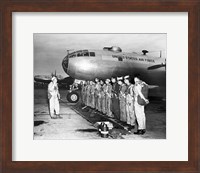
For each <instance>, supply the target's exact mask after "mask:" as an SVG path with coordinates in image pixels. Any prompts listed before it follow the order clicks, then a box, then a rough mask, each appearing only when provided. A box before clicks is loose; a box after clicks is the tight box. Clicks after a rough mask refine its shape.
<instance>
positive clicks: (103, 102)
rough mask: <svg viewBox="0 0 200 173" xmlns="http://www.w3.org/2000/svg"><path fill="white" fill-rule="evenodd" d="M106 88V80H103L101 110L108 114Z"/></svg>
mask: <svg viewBox="0 0 200 173" xmlns="http://www.w3.org/2000/svg"><path fill="white" fill-rule="evenodd" d="M106 89H107V86H106V84H105V83H104V81H101V112H102V113H103V114H106Z"/></svg>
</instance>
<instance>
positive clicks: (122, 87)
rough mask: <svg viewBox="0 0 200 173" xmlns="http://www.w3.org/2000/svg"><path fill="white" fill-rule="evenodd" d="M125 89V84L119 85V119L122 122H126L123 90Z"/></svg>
mask: <svg viewBox="0 0 200 173" xmlns="http://www.w3.org/2000/svg"><path fill="white" fill-rule="evenodd" d="M126 90H127V86H126V84H124V83H123V84H122V85H121V87H120V94H119V100H120V120H121V121H123V122H127V117H126V94H125V91H126Z"/></svg>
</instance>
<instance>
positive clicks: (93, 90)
mask: <svg viewBox="0 0 200 173" xmlns="http://www.w3.org/2000/svg"><path fill="white" fill-rule="evenodd" d="M90 87H91V88H90V106H91V108H93V109H94V108H95V96H94V93H95V83H94V82H93V81H90Z"/></svg>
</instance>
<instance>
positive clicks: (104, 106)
mask: <svg viewBox="0 0 200 173" xmlns="http://www.w3.org/2000/svg"><path fill="white" fill-rule="evenodd" d="M134 82H135V84H134V85H133V84H132V83H131V79H130V76H125V77H117V78H112V79H111V80H110V79H106V80H105V82H104V81H103V80H99V79H97V78H96V79H95V82H93V81H87V82H84V83H82V87H81V98H82V103H83V104H84V105H86V106H89V107H91V108H92V109H96V110H98V111H99V112H101V113H103V114H104V115H107V116H108V117H112V118H115V119H118V120H120V121H122V122H123V123H125V124H127V125H128V126H129V128H128V130H131V129H134V128H135V125H136V122H137V123H138V130H137V132H135V134H139V135H142V134H144V133H145V132H146V118H145V112H144V105H139V104H138V101H137V98H138V97H137V96H138V95H140V97H141V98H142V99H143V100H144V101H145V102H146V103H148V100H147V99H146V98H145V97H144V95H143V94H142V92H141V88H142V86H143V85H146V83H145V82H143V81H141V80H140V79H139V77H134ZM111 83H112V84H111Z"/></svg>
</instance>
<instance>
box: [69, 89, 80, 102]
mask: <svg viewBox="0 0 200 173" xmlns="http://www.w3.org/2000/svg"><path fill="white" fill-rule="evenodd" d="M67 101H68V102H70V103H77V102H78V101H79V94H78V93H77V92H75V91H72V92H69V93H68V94H67Z"/></svg>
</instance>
